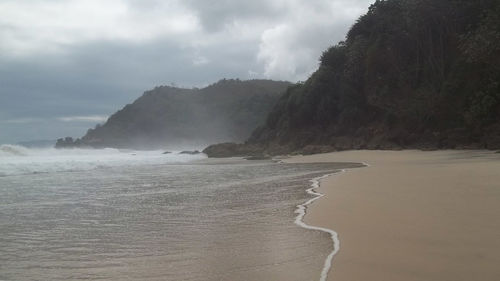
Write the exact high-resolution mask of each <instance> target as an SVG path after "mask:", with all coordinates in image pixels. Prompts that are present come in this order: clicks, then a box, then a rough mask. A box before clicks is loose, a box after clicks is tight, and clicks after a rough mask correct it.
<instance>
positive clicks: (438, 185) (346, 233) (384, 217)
mask: <svg viewBox="0 0 500 281" xmlns="http://www.w3.org/2000/svg"><path fill="white" fill-rule="evenodd" d="M332 161H333V162H365V163H368V164H369V165H370V166H369V167H365V168H359V169H351V170H347V171H346V172H345V173H341V174H336V175H333V176H331V177H328V178H326V179H324V180H322V182H321V186H320V188H319V189H318V191H319V192H321V193H324V194H325V196H324V197H323V198H321V199H320V200H318V201H316V202H315V203H314V204H313V205H312V206H310V207H309V209H308V210H307V212H308V213H307V215H306V218H305V221H306V223H308V224H311V225H315V226H320V227H326V228H329V229H333V230H335V231H336V232H338V234H339V237H340V251H339V253H338V254H337V255H336V256H335V258H334V261H333V266H332V269H331V270H330V273H329V275H328V280H335V281H391V280H394V281H409V280H422V281H424V280H425V281H432V280H436V281H460V280H463V281H472V280H481V281H498V280H500V154H495V153H492V152H485V151H437V152H421V151H396V152H395V151H348V152H338V153H328V154H319V155H312V156H298V157H293V158H290V159H288V160H287V162H332Z"/></svg>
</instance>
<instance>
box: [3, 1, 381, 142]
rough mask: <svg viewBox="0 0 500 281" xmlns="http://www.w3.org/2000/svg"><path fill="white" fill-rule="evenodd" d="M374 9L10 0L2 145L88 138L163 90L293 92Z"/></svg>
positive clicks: (336, 4)
mask: <svg viewBox="0 0 500 281" xmlns="http://www.w3.org/2000/svg"><path fill="white" fill-rule="evenodd" d="M371 2H372V0H356V1H347V0H309V1H307V0H272V1H271V0H267V1H265V0H256V1H240V0H232V1H229V0H219V1H213V0H184V1H181V0H170V1H159V0H110V1H104V2H103V1H98V0H68V1H54V0H4V1H2V2H0V41H1V42H2V44H0V85H1V87H0V143H6V142H17V141H21V140H30V139H54V138H56V137H63V136H66V135H71V136H75V137H76V136H81V135H83V134H84V133H85V131H86V129H87V128H89V127H93V125H95V123H96V121H97V120H92V118H90V119H88V120H85V122H82V120H77V119H74V120H70V119H66V120H65V121H63V120H62V119H60V118H62V117H71V116H77V117H78V116H80V117H84V116H109V115H110V114H112V113H113V112H114V111H116V110H117V109H119V108H121V107H122V106H123V105H125V104H126V103H130V102H132V101H133V100H134V99H135V98H137V97H138V96H139V95H140V94H141V93H142V92H143V91H145V90H147V89H150V88H153V87H154V86H157V85H165V84H170V83H175V84H176V85H179V86H186V87H192V86H198V87H200V86H205V85H207V84H209V83H212V82H215V81H217V80H219V79H221V78H240V79H251V78H271V79H282V80H290V81H297V80H303V79H305V78H306V77H307V76H308V75H309V74H310V73H311V72H312V71H313V70H314V69H315V68H316V67H317V62H318V58H319V56H320V54H321V52H322V51H323V50H325V49H326V48H327V47H328V46H330V45H332V44H335V43H336V42H337V41H339V40H342V39H343V38H344V35H345V32H346V31H347V29H348V27H349V26H350V25H351V24H352V23H353V22H354V20H355V19H356V18H357V17H358V16H359V15H360V14H361V13H363V12H364V11H366V9H367V8H368V6H369V4H370V3H371Z"/></svg>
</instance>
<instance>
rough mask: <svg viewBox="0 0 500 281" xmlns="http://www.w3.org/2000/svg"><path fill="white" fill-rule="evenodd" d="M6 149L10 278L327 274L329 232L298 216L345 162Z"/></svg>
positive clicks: (2, 191) (2, 166)
mask: <svg viewBox="0 0 500 281" xmlns="http://www.w3.org/2000/svg"><path fill="white" fill-rule="evenodd" d="M205 158H206V156H204V155H185V154H179V153H175V152H174V153H170V154H162V152H161V151H130V150H129V151H120V150H115V149H104V150H85V149H73V150H55V149H38V150H37V149H26V148H22V147H18V146H5V145H4V146H1V147H0V280H81V279H85V280H297V281H298V280H300V281H304V280H319V278H320V274H321V270H322V268H323V265H324V261H325V258H326V257H327V256H328V255H329V253H331V251H332V241H331V238H330V237H329V234H328V233H325V232H322V231H317V230H308V229H305V228H301V227H299V226H298V225H296V224H294V218H295V216H296V214H295V213H294V211H295V210H296V208H297V207H296V206H297V205H299V204H302V203H304V202H306V201H307V200H309V199H310V198H311V195H309V194H307V193H306V192H305V190H306V189H307V188H309V187H310V182H309V180H310V179H311V178H313V177H316V176H320V175H323V174H326V173H332V172H334V171H336V170H338V169H339V168H341V167H342V165H335V164H283V163H275V162H272V161H257V162H254V161H243V160H229V161H222V162H221V161H219V162H218V161H211V160H210V161H209V160H206V159H205Z"/></svg>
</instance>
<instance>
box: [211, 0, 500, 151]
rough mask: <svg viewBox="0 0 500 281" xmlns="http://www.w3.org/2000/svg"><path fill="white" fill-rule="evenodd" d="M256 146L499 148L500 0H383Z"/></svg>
mask: <svg viewBox="0 0 500 281" xmlns="http://www.w3.org/2000/svg"><path fill="white" fill-rule="evenodd" d="M249 145H250V147H251V148H252V149H250V150H251V151H254V150H255V147H256V146H258V147H260V149H261V150H263V151H264V152H265V153H271V154H276V153H287V152H293V151H298V152H310V153H313V152H322V151H330V150H344V149H399V148H422V149H442V148H486V149H499V148H500V1H498V0H481V1H480V0H443V1H433V0H387V1H376V2H375V3H374V4H373V5H372V6H371V7H370V8H369V11H368V13H367V14H365V15H363V16H361V17H360V18H359V19H358V21H357V22H356V23H355V24H354V25H353V26H352V27H351V29H350V30H349V32H348V34H347V36H346V39H345V41H344V42H340V43H339V44H337V45H335V46H332V47H331V48H329V49H328V50H326V51H325V52H324V53H323V55H322V56H321V64H320V66H319V69H318V70H317V71H316V72H315V73H314V74H312V75H311V77H310V78H309V79H308V80H307V81H305V82H304V83H300V84H296V85H294V86H291V87H289V88H288V89H287V91H286V93H285V94H284V95H283V96H282V97H281V98H280V100H279V101H278V103H277V104H276V106H275V107H274V108H273V110H272V111H271V112H270V114H269V116H268V118H267V121H266V123H265V125H264V126H262V127H260V128H259V129H257V130H256V131H254V132H253V134H252V136H251V137H250V138H249V140H248V141H247V148H248V146H249ZM219 148H220V147H219ZM212 149H213V147H212ZM241 149H243V148H241ZM209 151H210V149H209ZM243 151H245V149H243Z"/></svg>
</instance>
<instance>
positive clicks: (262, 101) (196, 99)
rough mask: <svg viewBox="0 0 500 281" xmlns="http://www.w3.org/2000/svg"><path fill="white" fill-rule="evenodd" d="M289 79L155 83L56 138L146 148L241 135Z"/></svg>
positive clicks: (256, 121)
mask: <svg viewBox="0 0 500 281" xmlns="http://www.w3.org/2000/svg"><path fill="white" fill-rule="evenodd" d="M289 85H290V83H288V82H277V81H270V80H249V81H240V80H226V79H224V80H221V81H219V82H217V83H215V84H212V85H210V86H208V87H206V88H203V89H180V88H175V87H168V86H161V87H156V88H154V89H153V90H151V91H147V92H145V93H144V94H143V95H142V96H141V97H140V98H138V99H137V100H136V101H134V102H133V103H132V104H128V105H126V106H125V107H124V108H123V109H121V110H119V111H118V112H116V113H115V114H113V115H112V116H111V117H110V118H109V119H108V121H107V122H106V123H105V124H104V125H102V126H101V125H98V126H96V128H95V129H89V130H88V132H87V134H86V135H85V136H83V137H82V138H81V139H77V140H73V139H72V138H65V139H60V140H58V143H57V145H56V146H57V147H73V146H91V147H117V148H147V149H149V148H175V147H186V146H197V145H204V144H208V143H213V142H220V141H242V140H244V139H246V138H248V136H249V135H250V133H251V132H252V130H253V129H255V128H256V127H257V126H259V125H262V124H263V123H264V121H265V117H266V116H267V113H268V112H269V111H270V110H271V108H272V107H273V105H274V104H275V103H276V101H277V99H278V98H279V95H280V94H281V93H282V92H283V91H284V90H285V89H286V88H287V87H288V86H289Z"/></svg>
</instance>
